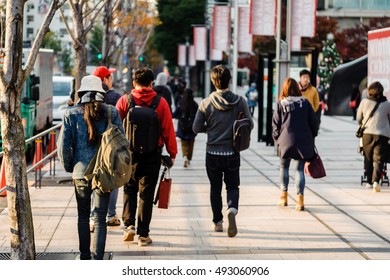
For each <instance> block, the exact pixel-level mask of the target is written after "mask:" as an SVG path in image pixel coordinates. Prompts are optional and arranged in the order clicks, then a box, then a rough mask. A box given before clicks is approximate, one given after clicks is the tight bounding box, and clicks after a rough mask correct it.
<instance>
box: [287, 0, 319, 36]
mask: <svg viewBox="0 0 390 280" xmlns="http://www.w3.org/2000/svg"><path fill="white" fill-rule="evenodd" d="M316 9H317V0H294V1H291V35H292V36H300V37H314V36H315V34H316Z"/></svg>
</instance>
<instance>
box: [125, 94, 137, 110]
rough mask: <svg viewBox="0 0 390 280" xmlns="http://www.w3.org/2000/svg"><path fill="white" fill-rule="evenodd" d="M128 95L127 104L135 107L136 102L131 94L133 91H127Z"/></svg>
mask: <svg viewBox="0 0 390 280" xmlns="http://www.w3.org/2000/svg"><path fill="white" fill-rule="evenodd" d="M126 97H127V104H128V105H129V108H132V107H135V102H134V100H133V98H132V96H131V92H127V93H126Z"/></svg>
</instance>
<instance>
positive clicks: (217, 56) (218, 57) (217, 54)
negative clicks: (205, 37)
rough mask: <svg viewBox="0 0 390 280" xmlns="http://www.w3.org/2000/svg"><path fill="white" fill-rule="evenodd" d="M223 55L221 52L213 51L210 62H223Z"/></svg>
mask: <svg viewBox="0 0 390 280" xmlns="http://www.w3.org/2000/svg"><path fill="white" fill-rule="evenodd" d="M222 59H223V53H222V51H220V50H211V54H210V60H213V61H222Z"/></svg>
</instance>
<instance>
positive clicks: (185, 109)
mask: <svg viewBox="0 0 390 280" xmlns="http://www.w3.org/2000/svg"><path fill="white" fill-rule="evenodd" d="M178 105H179V106H178V107H177V108H176V110H175V112H174V113H173V118H176V119H178V123H177V130H176V136H177V137H179V138H180V139H181V150H182V154H183V161H184V164H183V166H184V167H188V166H189V165H190V163H191V160H192V152H193V150H194V143H195V137H196V133H194V131H193V130H192V125H193V124H194V120H195V115H196V112H197V110H198V103H196V101H195V100H194V95H193V91H192V89H189V88H186V89H185V90H184V92H183V96H182V98H181V100H180V102H179V104H178Z"/></svg>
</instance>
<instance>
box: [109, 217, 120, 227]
mask: <svg viewBox="0 0 390 280" xmlns="http://www.w3.org/2000/svg"><path fill="white" fill-rule="evenodd" d="M120 225H121V220H119V219H118V217H117V216H114V217H113V218H111V219H110V220H108V221H107V226H109V227H117V226H120Z"/></svg>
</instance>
